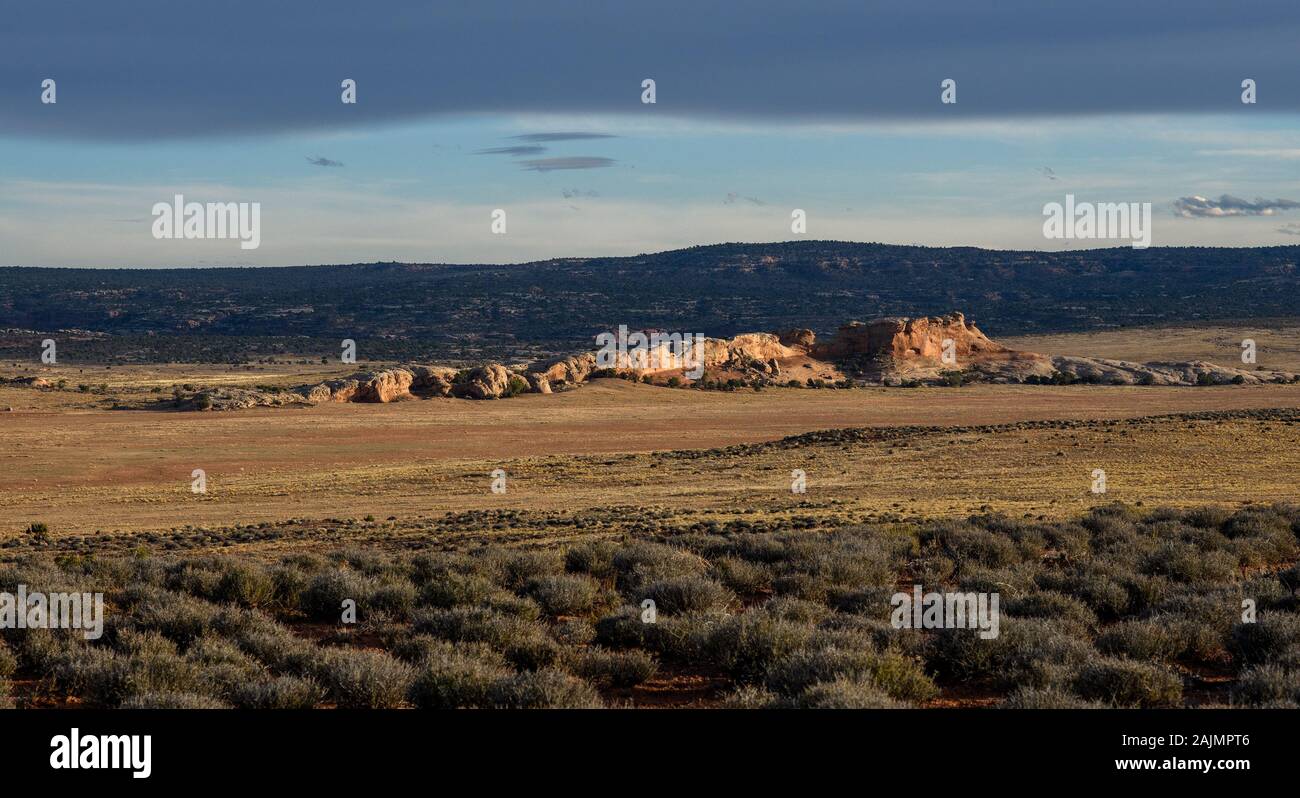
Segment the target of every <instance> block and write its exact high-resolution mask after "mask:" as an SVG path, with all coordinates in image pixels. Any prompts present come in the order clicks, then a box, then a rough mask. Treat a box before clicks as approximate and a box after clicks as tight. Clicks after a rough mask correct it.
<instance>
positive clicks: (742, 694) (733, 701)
mask: <svg viewBox="0 0 1300 798" xmlns="http://www.w3.org/2000/svg"><path fill="white" fill-rule="evenodd" d="M722 708H723V709H780V708H790V700H789V699H788V698H786V697H784V696H779V695H777V694H776V693H773V692H772V691H770V690H765V689H763V688H762V687H756V686H754V685H752V684H743V685H741V686H740V687H737V688H736V689H735V690H733V691H731V692H730V693H727V694H726V695H725V696H723V698H722Z"/></svg>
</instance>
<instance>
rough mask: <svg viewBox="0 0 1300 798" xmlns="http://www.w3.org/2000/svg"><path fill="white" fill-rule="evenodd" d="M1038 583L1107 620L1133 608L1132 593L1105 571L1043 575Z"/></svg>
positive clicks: (1081, 569)
mask: <svg viewBox="0 0 1300 798" xmlns="http://www.w3.org/2000/svg"><path fill="white" fill-rule="evenodd" d="M1034 581H1035V582H1036V584H1037V585H1038V587H1040V588H1042V589H1043V590H1053V591H1056V592H1058V593H1065V594H1067V595H1070V596H1074V597H1075V598H1077V599H1079V600H1080V601H1082V602H1083V603H1084V604H1086V605H1087V606H1088V607H1089V609H1091V610H1092V611H1093V612H1094V613H1096V614H1097V616H1098V617H1100V618H1105V619H1107V620H1113V619H1115V618H1119V617H1120V616H1122V615H1124V614H1125V613H1126V612H1128V610H1129V607H1130V606H1131V604H1132V599H1131V596H1130V593H1129V590H1128V589H1127V588H1125V587H1124V585H1123V584H1122V583H1120V582H1119V581H1117V580H1116V579H1114V578H1113V577H1112V576H1111V575H1110V574H1109V573H1107V572H1106V571H1105V570H1104V569H1097V568H1088V567H1086V566H1078V567H1076V568H1075V569H1074V570H1070V571H1042V572H1040V573H1039V574H1038V575H1037V576H1036V577H1035V579H1034ZM967 589H968V588H967Z"/></svg>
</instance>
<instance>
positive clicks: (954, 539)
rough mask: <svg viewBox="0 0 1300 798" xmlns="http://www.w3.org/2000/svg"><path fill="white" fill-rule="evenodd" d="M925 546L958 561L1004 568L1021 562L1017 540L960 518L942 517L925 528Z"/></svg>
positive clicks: (922, 541)
mask: <svg viewBox="0 0 1300 798" xmlns="http://www.w3.org/2000/svg"><path fill="white" fill-rule="evenodd" d="M920 542H921V545H922V547H923V550H928V551H934V552H937V553H941V554H943V555H944V556H946V557H948V558H949V559H952V560H954V561H956V562H957V563H971V564H978V565H984V566H987V567H990V568H1004V567H1006V566H1008V565H1013V564H1015V563H1017V562H1020V560H1021V555H1020V550H1019V549H1017V548H1016V544H1015V543H1013V542H1012V541H1011V540H1008V539H1007V538H1005V537H1000V536H998V535H995V534H994V533H992V532H989V531H988V530H987V529H980V528H979V527H975V526H971V525H969V524H966V523H964V522H960V521H941V522H938V523H936V524H933V525H932V526H929V527H927V528H925V529H923V530H922V532H921V535H920Z"/></svg>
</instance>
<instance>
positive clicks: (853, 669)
mask: <svg viewBox="0 0 1300 798" xmlns="http://www.w3.org/2000/svg"><path fill="white" fill-rule="evenodd" d="M841 678H847V679H850V680H852V681H854V682H868V683H870V684H871V685H873V686H874V687H875V689H876V690H878V691H879V692H881V693H884V694H886V695H888V696H889V697H890V698H895V699H899V700H902V701H914V702H919V701H925V700H928V699H930V698H933V697H934V696H936V695H938V693H939V690H938V688H936V687H935V685H934V682H933V680H931V679H930V677H928V676H926V675H925V672H924V671H923V670H921V667H920V665H919V664H918V663H917V662H916V661H915V660H913V659H910V658H908V657H904V656H902V655H901V654H898V653H896V652H892V651H891V652H885V653H883V654H877V653H876V652H874V651H862V650H853V651H849V650H841V649H836V648H828V649H822V650H820V651H813V650H801V651H795V652H793V653H791V654H789V655H787V656H784V657H781V658H780V659H778V660H776V661H774V662H772V663H771V664H770V665H769V666H768V669H767V676H766V679H765V683H766V685H767V687H768V689H769V690H773V691H775V692H778V693H782V694H785V695H795V694H798V693H801V692H803V691H805V690H806V689H807V688H808V687H810V686H811V685H813V684H816V683H818V682H830V681H835V680H837V679H841Z"/></svg>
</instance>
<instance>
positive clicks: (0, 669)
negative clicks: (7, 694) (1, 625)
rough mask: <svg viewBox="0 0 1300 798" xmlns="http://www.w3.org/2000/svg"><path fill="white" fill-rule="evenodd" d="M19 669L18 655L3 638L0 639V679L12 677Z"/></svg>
mask: <svg viewBox="0 0 1300 798" xmlns="http://www.w3.org/2000/svg"><path fill="white" fill-rule="evenodd" d="M17 670H18V657H16V656H14V652H12V651H10V650H9V647H8V646H7V645H5V642H4V641H3V640H0V681H5V680H7V679H9V678H10V677H12V676H13V675H14V673H15V672H16V671H17Z"/></svg>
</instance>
